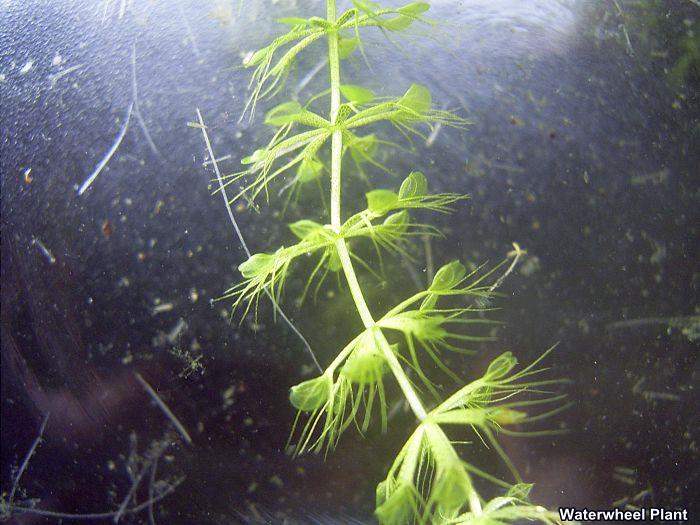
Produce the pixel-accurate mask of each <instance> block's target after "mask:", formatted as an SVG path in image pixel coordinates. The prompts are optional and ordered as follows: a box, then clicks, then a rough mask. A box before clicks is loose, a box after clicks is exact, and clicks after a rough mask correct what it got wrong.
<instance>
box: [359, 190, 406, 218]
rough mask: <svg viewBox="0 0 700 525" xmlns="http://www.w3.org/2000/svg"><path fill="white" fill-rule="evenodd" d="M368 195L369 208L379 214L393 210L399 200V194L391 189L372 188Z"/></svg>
mask: <svg viewBox="0 0 700 525" xmlns="http://www.w3.org/2000/svg"><path fill="white" fill-rule="evenodd" d="M366 196H367V209H368V210H369V211H371V212H373V213H377V214H379V215H383V214H385V213H386V212H388V211H391V210H392V209H394V207H395V206H396V205H397V204H398V202H399V196H398V195H397V194H396V193H394V192H393V191H391V190H372V191H370V192H369V193H367V195H366Z"/></svg>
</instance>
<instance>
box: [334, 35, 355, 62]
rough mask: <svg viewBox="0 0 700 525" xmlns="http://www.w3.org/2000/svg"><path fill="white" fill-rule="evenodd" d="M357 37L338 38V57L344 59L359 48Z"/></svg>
mask: <svg viewBox="0 0 700 525" xmlns="http://www.w3.org/2000/svg"><path fill="white" fill-rule="evenodd" d="M357 44H358V41H357V38H339V39H338V57H339V58H340V59H341V60H343V59H345V58H348V57H349V56H350V55H352V54H353V52H354V51H355V49H357Z"/></svg>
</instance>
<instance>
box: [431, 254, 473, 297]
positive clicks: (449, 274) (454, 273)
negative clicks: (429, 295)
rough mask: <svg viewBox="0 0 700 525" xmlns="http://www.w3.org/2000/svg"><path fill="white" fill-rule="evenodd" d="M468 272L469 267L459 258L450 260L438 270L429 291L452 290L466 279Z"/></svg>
mask: <svg viewBox="0 0 700 525" xmlns="http://www.w3.org/2000/svg"><path fill="white" fill-rule="evenodd" d="M466 274H467V269H466V268H465V267H464V265H463V264H462V263H461V262H459V261H457V260H454V261H452V262H449V263H447V264H446V265H444V266H442V267H441V268H440V269H439V270H438V271H437V273H436V274H435V277H433V282H432V283H430V287H429V288H428V291H431V292H446V291H448V290H451V289H452V288H454V287H455V286H457V285H458V284H459V283H460V282H461V281H462V279H464V276H465V275H466Z"/></svg>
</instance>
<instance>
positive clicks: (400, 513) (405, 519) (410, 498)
mask: <svg viewBox="0 0 700 525" xmlns="http://www.w3.org/2000/svg"><path fill="white" fill-rule="evenodd" d="M378 488H379V487H378ZM382 489H383V491H386V489H385V488H384V487H382ZM380 501H381V505H377V510H375V511H374V513H375V515H376V516H377V518H378V519H379V522H380V523H382V525H405V524H406V523H414V521H415V518H416V516H417V515H418V491H417V490H416V489H415V487H413V486H411V485H409V484H406V483H402V484H401V485H399V486H398V487H397V488H396V490H394V491H393V492H392V493H391V494H390V495H389V497H388V498H387V497H384V496H383V495H382V494H380V493H379V491H377V502H380Z"/></svg>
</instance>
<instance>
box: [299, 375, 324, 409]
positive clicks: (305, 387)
mask: <svg viewBox="0 0 700 525" xmlns="http://www.w3.org/2000/svg"><path fill="white" fill-rule="evenodd" d="M332 388H333V381H332V379H331V377H330V376H327V375H326V374H324V375H322V376H319V377H316V378H314V379H309V380H308V381H304V382H303V383H299V384H298V385H296V386H293V387H292V388H291V389H290V391H289V401H290V402H291V403H292V405H294V407H295V408H297V409H298V410H302V411H304V412H311V411H313V410H316V409H318V408H321V407H322V406H323V405H325V404H326V402H328V400H329V399H330V397H331V390H332Z"/></svg>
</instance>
